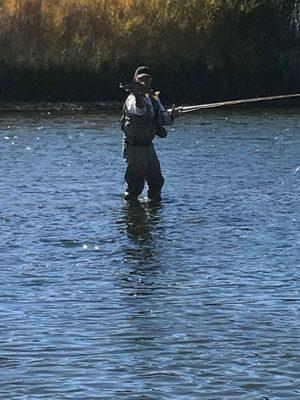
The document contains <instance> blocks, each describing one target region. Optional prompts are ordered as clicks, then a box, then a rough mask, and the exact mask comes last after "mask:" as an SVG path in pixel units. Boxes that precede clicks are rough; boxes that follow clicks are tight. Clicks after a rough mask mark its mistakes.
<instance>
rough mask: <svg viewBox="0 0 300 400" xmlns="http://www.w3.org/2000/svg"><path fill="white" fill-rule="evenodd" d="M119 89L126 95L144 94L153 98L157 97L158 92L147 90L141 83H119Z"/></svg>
mask: <svg viewBox="0 0 300 400" xmlns="http://www.w3.org/2000/svg"><path fill="white" fill-rule="evenodd" d="M119 89H123V90H125V92H127V93H137V94H139V95H141V96H144V95H146V94H148V95H150V96H153V97H156V96H159V92H156V91H155V90H153V89H149V88H147V87H146V86H145V85H144V84H143V83H142V82H129V83H119Z"/></svg>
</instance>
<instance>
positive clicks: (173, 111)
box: [168, 104, 182, 120]
mask: <svg viewBox="0 0 300 400" xmlns="http://www.w3.org/2000/svg"><path fill="white" fill-rule="evenodd" d="M181 109H182V107H176V106H175V104H173V106H172V108H171V110H168V112H169V114H170V117H171V119H172V120H174V119H175V118H177V117H179V115H180V114H181Z"/></svg>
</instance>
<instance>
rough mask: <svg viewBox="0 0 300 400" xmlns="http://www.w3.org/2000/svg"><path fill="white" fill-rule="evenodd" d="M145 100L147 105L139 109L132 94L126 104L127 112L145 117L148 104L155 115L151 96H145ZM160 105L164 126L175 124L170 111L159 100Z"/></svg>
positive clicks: (160, 116)
mask: <svg viewBox="0 0 300 400" xmlns="http://www.w3.org/2000/svg"><path fill="white" fill-rule="evenodd" d="M143 100H144V102H145V105H144V106H143V107H142V108H138V107H137V106H136V98H135V96H134V95H133V94H130V95H129V96H128V97H127V99H126V102H125V106H126V110H127V112H128V113H129V114H133V115H144V114H145V113H146V110H147V107H146V103H147V105H148V106H150V111H151V112H152V113H153V115H154V109H153V104H152V101H151V99H150V96H148V95H145V96H143ZM157 101H158V105H159V121H160V123H161V124H162V125H165V126H169V125H172V124H173V120H172V118H171V117H170V114H169V113H168V111H167V110H166V109H165V107H164V106H163V105H162V104H161V101H160V99H159V98H158V99H157Z"/></svg>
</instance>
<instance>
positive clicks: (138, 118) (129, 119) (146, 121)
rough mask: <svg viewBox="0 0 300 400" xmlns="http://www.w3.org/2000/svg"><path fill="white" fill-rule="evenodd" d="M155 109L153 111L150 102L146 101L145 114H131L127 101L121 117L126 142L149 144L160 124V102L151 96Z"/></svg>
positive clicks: (130, 143) (139, 144)
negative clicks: (127, 107)
mask: <svg viewBox="0 0 300 400" xmlns="http://www.w3.org/2000/svg"><path fill="white" fill-rule="evenodd" d="M150 98H151V101H152V105H153V109H154V114H153V112H152V111H151V106H150V104H148V103H146V112H145V113H144V114H143V115H135V114H129V113H128V111H127V109H126V103H125V104H124V107H123V113H122V118H121V129H122V131H123V132H124V142H125V143H126V144H129V145H136V146H149V145H150V144H151V143H152V140H153V139H154V137H155V135H156V134H157V127H158V124H159V113H160V109H159V104H158V101H157V100H155V99H154V98H153V97H150Z"/></svg>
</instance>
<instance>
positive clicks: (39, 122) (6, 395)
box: [0, 109, 300, 400]
mask: <svg viewBox="0 0 300 400" xmlns="http://www.w3.org/2000/svg"><path fill="white" fill-rule="evenodd" d="M299 118H300V112H299V111H298V110H296V109H291V110H264V109H256V110H253V109H252V110H251V111H247V110H245V109H243V110H237V109H235V110H226V109H223V110H212V111H207V112H205V113H200V114H190V115H188V116H185V117H183V118H181V119H180V120H178V122H177V123H176V125H175V126H174V127H173V128H172V129H171V130H170V132H169V136H168V138H167V139H164V140H160V139H157V140H156V146H157V151H158V154H159V157H160V160H161V164H162V169H163V172H164V176H165V180H166V183H165V186H164V191H163V197H164V200H163V202H162V204H161V206H160V207H150V206H149V205H147V203H144V202H142V204H141V205H140V206H135V207H129V206H126V205H125V204H124V203H123V200H122V191H123V173H124V169H125V165H124V162H123V160H122V157H121V141H122V140H121V133H120V129H119V115H118V114H115V113H112V112H109V113H108V112H107V113H103V112H101V113H98V114H82V113H81V114H80V113H77V114H76V113H68V114H60V113H58V112H57V113H51V114H47V113H42V114H41V113H34V114H30V113H23V114H22V113H19V114H16V113H10V114H2V115H1V118H0V141H1V146H0V152H1V154H0V166H1V180H0V191H1V197H0V227H1V242H0V268H1V288H0V317H1V324H0V341H1V351H0V394H1V398H3V399H6V400H11V399H22V400H23V399H24V400H25V399H26V400H27V399H30V400H31V399H58V400H61V399H139V400H142V399H143V400H147V399H155V400H158V399H204V400H219V399H222V400H223V399H239V400H240V399H247V400H253V399H257V400H268V399H269V400H278V399H289V400H293V399H295V400H296V399H299V398H300V390H299V378H300V367H299V365H300V364H299V362H300V357H299V263H300V253H299V244H300V240H299V179H300V159H299V153H300V126H299Z"/></svg>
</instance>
